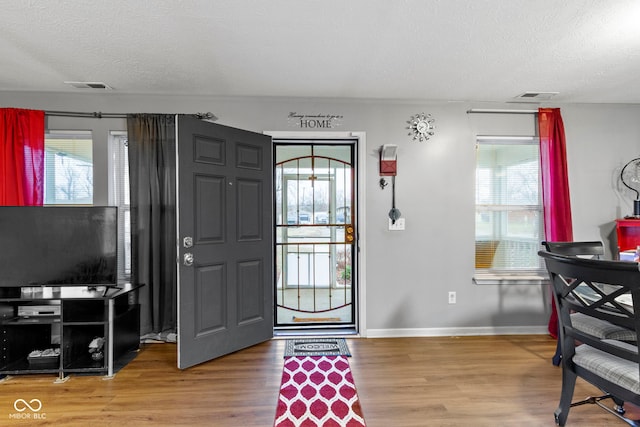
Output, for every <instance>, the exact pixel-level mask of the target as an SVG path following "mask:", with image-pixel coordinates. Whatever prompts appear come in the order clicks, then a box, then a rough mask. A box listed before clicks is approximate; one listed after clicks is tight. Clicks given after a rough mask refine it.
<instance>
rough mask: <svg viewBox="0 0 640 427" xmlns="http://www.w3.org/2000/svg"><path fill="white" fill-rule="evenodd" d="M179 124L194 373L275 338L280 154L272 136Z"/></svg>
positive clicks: (183, 264) (184, 310)
mask: <svg viewBox="0 0 640 427" xmlns="http://www.w3.org/2000/svg"><path fill="white" fill-rule="evenodd" d="M177 120H178V123H177V129H178V131H177V132H178V144H177V147H178V148H177V149H178V173H177V176H178V186H177V188H178V207H179V214H178V242H180V244H179V247H178V254H179V259H178V262H179V265H178V367H179V368H187V367H189V366H193V365H195V364H198V363H201V362H204V361H207V360H210V359H213V358H216V357H219V356H222V355H225V354H228V353H231V352H234V351H237V350H240V349H242V348H245V347H249V346H251V345H254V344H258V343H260V342H263V341H266V340H268V339H270V338H271V337H272V336H273V288H272V283H273V232H272V227H271V224H272V218H273V208H272V192H271V188H272V176H273V175H272V167H271V165H272V148H271V138H270V137H269V136H266V135H262V134H257V133H253V132H248V131H244V130H241V129H235V128H231V127H227V126H222V125H217V124H213V123H208V122H203V121H201V120H197V119H194V118H191V117H187V116H178V119H177ZM189 238H191V239H190V240H189ZM185 242H190V243H185Z"/></svg>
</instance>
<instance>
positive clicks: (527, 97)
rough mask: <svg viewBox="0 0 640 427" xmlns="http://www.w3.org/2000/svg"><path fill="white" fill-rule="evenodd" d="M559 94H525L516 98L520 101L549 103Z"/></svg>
mask: <svg viewBox="0 0 640 427" xmlns="http://www.w3.org/2000/svg"><path fill="white" fill-rule="evenodd" d="M557 94H558V92H525V93H523V94H521V95H518V96H516V99H517V100H519V101H532V102H535V101H548V100H550V99H551V98H553V97H554V96H556V95H557Z"/></svg>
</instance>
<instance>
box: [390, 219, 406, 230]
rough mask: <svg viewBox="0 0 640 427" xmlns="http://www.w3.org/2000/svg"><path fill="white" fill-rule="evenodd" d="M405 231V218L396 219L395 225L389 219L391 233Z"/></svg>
mask: <svg viewBox="0 0 640 427" xmlns="http://www.w3.org/2000/svg"><path fill="white" fill-rule="evenodd" d="M401 230H404V218H398V219H396V222H395V224H394V223H393V222H392V221H391V218H389V231H401Z"/></svg>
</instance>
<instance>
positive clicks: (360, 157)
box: [264, 131, 367, 338]
mask: <svg viewBox="0 0 640 427" xmlns="http://www.w3.org/2000/svg"><path fill="white" fill-rule="evenodd" d="M264 133H265V134H266V135H270V136H271V137H272V138H274V139H300V140H303V139H310V140H313V139H325V140H332V139H336V140H337V139H356V140H357V142H356V147H357V148H356V156H357V159H356V167H357V168H358V196H357V203H358V217H357V219H356V220H357V221H358V222H357V224H358V228H357V233H358V246H357V247H356V250H357V251H358V256H357V260H358V261H357V263H358V264H357V267H358V272H359V274H358V288H357V289H358V295H357V299H358V307H357V312H356V316H357V320H356V325H357V329H358V335H359V336H361V337H363V338H364V337H366V336H367V306H366V301H367V298H366V295H367V292H366V283H367V280H366V271H367V268H366V247H367V245H366V241H365V238H366V236H367V233H366V223H365V218H366V214H365V208H366V204H365V197H364V196H365V194H366V180H365V177H366V170H367V156H366V153H367V139H366V133H365V132H308V131H265V132H264Z"/></svg>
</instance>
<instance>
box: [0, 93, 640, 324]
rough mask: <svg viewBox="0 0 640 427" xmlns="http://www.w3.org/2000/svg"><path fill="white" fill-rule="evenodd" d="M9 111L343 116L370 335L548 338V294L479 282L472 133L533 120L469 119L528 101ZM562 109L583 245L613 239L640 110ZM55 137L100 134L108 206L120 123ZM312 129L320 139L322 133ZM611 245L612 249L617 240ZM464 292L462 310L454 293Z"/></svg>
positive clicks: (524, 130) (525, 126) (87, 105)
mask: <svg viewBox="0 0 640 427" xmlns="http://www.w3.org/2000/svg"><path fill="white" fill-rule="evenodd" d="M0 100H1V103H2V106H3V107H18V108H33V109H44V110H65V111H87V112H93V111H101V112H107V113H128V112H132V113H193V112H207V111H210V112H212V113H214V114H215V115H217V116H218V117H219V121H218V123H220V124H224V125H228V126H233V127H239V128H244V129H248V130H252V131H256V132H263V131H266V130H269V131H300V129H299V128H297V127H295V126H293V125H292V122H291V121H289V120H287V117H288V115H289V113H290V112H298V113H304V114H316V113H324V114H338V115H342V116H344V118H343V119H342V121H341V122H340V126H339V127H337V128H334V129H329V130H331V131H362V132H366V141H367V145H368V146H367V149H366V153H367V155H366V158H365V159H363V160H364V162H365V167H366V194H365V200H366V203H365V204H366V215H367V216H366V224H367V229H366V233H367V235H366V248H365V250H366V261H367V265H366V280H367V282H366V292H367V293H366V313H367V318H366V327H367V329H368V332H369V336H385V335H439V334H445V335H448V334H465V333H479V334H481V333H511V332H520V331H522V332H532V331H540V332H543V331H544V330H545V329H546V322H547V319H548V315H549V314H548V307H549V301H548V297H549V294H548V289H546V288H544V287H540V286H530V285H529V286H527V285H520V286H507V285H502V286H498V285H495V286H494V285H474V284H473V283H472V280H471V278H472V276H473V269H474V247H475V246H474V171H475V150H474V141H475V135H476V134H494V135H496V134H503V135H527V134H531V133H532V132H535V128H536V124H535V116H534V115H513V114H508V115H507V114H499V115H487V114H467V110H468V109H470V108H516V109H517V108H522V109H535V108H536V107H537V106H535V105H533V106H531V105H527V104H524V105H513V104H504V105H500V104H498V105H496V104H490V105H486V104H485V105H483V104H479V103H475V104H465V103H444V102H441V103H429V102H421V103H418V102H416V103H408V102H400V101H363V100H340V99H338V100H332V99H324V100H322V99H307V100H300V99H285V98H226V99H220V98H208V97H169V96H122V95H117V94H98V95H94V94H80V95H69V94H36V93H0ZM545 106H555V107H560V108H561V111H562V115H563V119H564V124H565V131H566V136H567V151H568V163H569V165H568V166H569V181H570V186H571V203H572V210H573V223H574V238H575V239H576V240H590V239H596V240H599V239H603V240H605V244H606V245H609V241H608V240H607V239H609V238H610V236H611V235H612V233H614V231H613V226H614V223H613V220H614V219H615V218H617V217H621V216H624V215H626V214H630V213H631V212H632V203H631V199H629V198H628V197H626V198H621V197H619V195H618V194H617V192H616V186H617V181H616V178H617V174H616V173H619V170H620V168H621V167H622V165H624V163H625V162H626V161H628V160H631V159H632V158H635V157H639V156H640V124H639V123H640V120H639V119H640V105H551V104H549V105H545ZM421 112H425V113H431V114H432V115H433V116H434V117H435V119H436V122H435V125H436V129H435V130H436V134H435V136H434V137H433V138H432V139H431V140H429V141H428V142H423V143H419V142H414V141H411V140H410V138H409V137H408V136H407V130H406V129H405V127H406V121H407V120H408V119H409V117H410V116H411V115H413V114H416V113H421ZM48 125H49V128H51V129H92V130H93V132H94V140H95V147H94V156H95V158H94V163H95V174H96V177H95V183H96V194H95V203H97V204H99V203H104V204H106V203H107V183H106V172H107V166H106V151H107V148H106V140H107V134H108V131H109V130H124V129H125V128H126V125H125V120H124V119H78V118H58V117H50V118H49V121H48ZM313 131H315V132H317V131H318V130H317V129H314V130H313ZM383 144H397V145H398V170H399V172H398V176H397V179H396V205H397V207H398V208H399V209H400V211H401V212H402V216H403V217H404V218H406V231H402V232H398V231H396V232H390V231H388V230H387V213H388V211H389V209H390V208H391V192H390V188H389V187H387V189H385V190H381V189H380V187H379V186H378V180H379V176H378V165H377V157H378V154H377V153H378V149H379V147H380V146H381V145H383ZM613 244H615V241H614V243H613ZM449 291H456V292H457V300H458V302H457V304H455V305H449V304H448V303H447V293H448V292H449Z"/></svg>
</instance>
